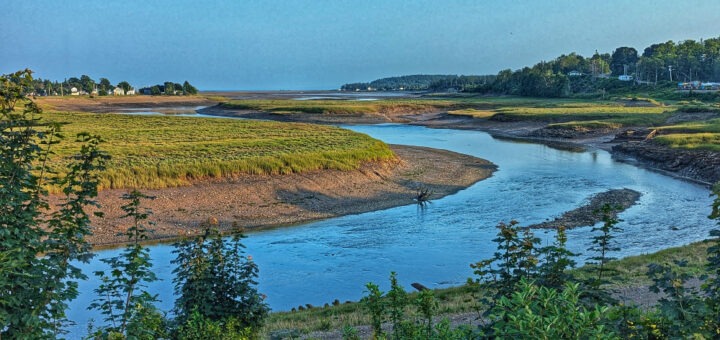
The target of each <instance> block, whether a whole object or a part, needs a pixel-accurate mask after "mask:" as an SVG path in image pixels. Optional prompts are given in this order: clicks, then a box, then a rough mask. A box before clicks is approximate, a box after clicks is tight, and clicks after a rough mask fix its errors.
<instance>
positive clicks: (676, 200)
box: [68, 124, 714, 337]
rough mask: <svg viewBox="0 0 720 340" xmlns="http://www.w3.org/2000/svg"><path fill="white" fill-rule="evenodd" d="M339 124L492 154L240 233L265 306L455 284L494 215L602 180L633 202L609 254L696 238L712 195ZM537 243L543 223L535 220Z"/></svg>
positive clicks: (478, 140) (74, 315)
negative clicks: (442, 185)
mask: <svg viewBox="0 0 720 340" xmlns="http://www.w3.org/2000/svg"><path fill="white" fill-rule="evenodd" d="M347 128H349V129H352V130H355V131H358V132H363V133H367V134H369V135H371V136H373V137H375V138H378V139H380V140H383V141H385V142H387V143H393V144H407V145H420V146H428V147H433V148H438V149H446V150H451V151H455V152H460V153H464V154H470V155H473V156H477V157H480V158H484V159H487V160H489V161H491V162H493V163H495V164H497V165H498V166H499V169H498V171H497V172H496V173H495V174H494V175H493V176H492V177H491V178H489V179H486V180H484V181H480V182H478V183H476V184H475V185H473V186H471V187H469V188H467V189H465V190H462V191H460V192H458V193H457V194H455V195H451V196H448V197H445V198H442V199H438V200H434V201H432V203H431V204H429V205H428V206H427V207H426V208H424V209H420V208H419V207H418V206H415V205H410V206H404V207H398V208H392V209H387V210H382V211H375V212H369V213H363V214H357V215H350V216H344V217H339V218H334V219H329V220H324V221H320V222H314V223H307V224H302V225H297V226H293V227H283V228H277V229H272V230H266V231H260V232H253V233H250V234H249V235H248V236H249V237H248V238H247V239H245V241H244V243H245V245H246V246H247V252H248V254H250V255H252V256H253V258H254V260H255V261H256V262H257V264H258V266H259V268H260V278H259V291H260V292H262V293H264V294H266V295H267V300H266V301H267V303H268V304H269V305H270V307H271V308H272V309H273V310H275V311H281V310H289V309H291V308H293V307H296V306H298V305H305V304H307V303H309V304H312V305H315V306H318V305H323V304H324V303H331V302H332V301H333V300H334V299H339V300H340V301H345V300H357V299H359V298H360V297H361V296H362V294H363V287H364V284H365V283H367V282H370V281H372V282H376V283H379V284H380V286H381V288H383V289H387V287H388V285H389V284H388V276H389V273H390V272H391V271H395V272H397V273H398V277H399V281H400V283H401V284H403V285H404V286H405V287H406V288H407V289H408V290H410V289H411V288H410V287H409V286H410V283H412V282H419V283H422V284H424V285H426V286H429V287H432V288H439V287H449V286H454V285H461V284H463V283H464V282H466V280H467V278H469V277H471V276H472V270H471V268H470V267H469V264H470V263H474V262H477V261H479V260H482V259H486V258H489V257H491V256H492V253H493V252H494V251H495V245H494V244H493V243H492V242H491V241H490V240H491V239H492V238H494V237H495V234H496V228H495V226H496V225H497V223H498V222H500V221H509V220H510V219H516V220H518V221H520V222H521V224H523V225H529V224H533V223H537V222H541V221H544V220H545V219H548V218H553V217H556V216H558V215H560V214H562V213H563V212H565V211H567V210H571V209H574V208H576V207H577V206H579V205H581V204H582V203H583V201H584V200H585V199H587V198H588V196H590V195H592V194H595V193H599V192H603V191H606V190H608V189H617V188H630V189H633V190H636V191H639V192H640V193H642V197H641V198H640V201H639V204H637V205H635V206H633V207H631V208H629V209H628V210H626V211H625V212H623V213H622V214H620V218H621V219H623V222H621V223H620V224H619V225H618V226H619V227H621V228H623V229H624V231H623V232H621V233H619V234H617V235H616V236H617V238H616V240H617V241H618V242H619V243H620V245H621V248H622V250H621V251H620V252H617V253H614V254H611V256H615V257H623V256H628V255H636V254H642V253H649V252H654V251H657V250H660V249H664V248H669V247H673V246H679V245H684V244H687V243H690V242H693V241H698V240H702V239H705V238H706V237H707V235H708V232H709V230H711V229H712V228H713V227H714V224H713V222H712V221H711V220H709V219H707V215H708V214H709V212H710V204H711V202H712V199H711V198H710V197H709V194H710V192H709V190H708V189H707V188H705V187H703V186H700V185H696V184H693V183H689V182H685V181H681V180H678V179H674V178H671V177H667V176H664V175H661V174H658V173H654V172H651V171H647V170H645V169H641V168H637V167H635V166H632V165H628V164H624V163H619V162H615V161H613V160H612V159H611V157H610V154H609V153H607V152H605V151H602V150H590V151H587V152H571V151H563V150H558V149H554V148H551V147H548V146H545V145H540V144H532V143H522V142H514V141H506V140H498V139H494V138H493V137H491V136H490V135H488V134H487V133H484V132H478V131H461V130H450V129H429V128H424V127H418V126H407V125H394V124H386V125H367V126H365V125H360V126H347ZM537 233H538V234H539V236H540V237H541V238H542V239H543V244H546V243H547V242H549V240H550V239H551V238H552V235H553V234H552V233H551V232H547V231H538V232H537ZM568 237H569V242H568V245H569V248H570V249H571V250H573V251H576V252H581V253H586V254H585V255H582V256H580V258H578V262H583V259H584V258H586V257H587V256H588V255H589V254H587V251H586V249H587V248H588V247H589V241H590V237H591V234H590V227H586V228H577V229H574V230H570V231H569V232H568ZM172 249H173V248H172V246H170V245H153V246H151V255H152V261H153V263H154V271H155V273H156V274H157V276H158V277H159V278H160V279H161V281H158V282H155V283H153V284H152V285H150V287H149V290H150V291H151V292H153V293H157V294H159V298H160V299H161V301H162V302H161V304H160V307H161V308H162V309H163V310H166V311H169V310H170V309H171V308H172V304H173V300H174V297H173V289H172V287H173V285H172V273H171V272H172V266H171V264H170V261H171V259H172V258H173V255H172V253H171V252H172ZM119 251H120V250H105V251H99V252H98V254H97V255H98V256H96V257H95V258H94V259H93V260H92V262H91V263H89V264H83V265H82V267H83V270H84V272H85V273H86V274H88V275H89V276H90V279H89V280H87V281H84V282H81V283H80V285H79V291H80V292H81V295H80V297H79V298H78V299H76V300H74V301H72V302H71V304H70V309H69V310H68V316H69V318H70V319H71V320H73V321H75V322H76V323H77V325H76V326H75V327H72V329H71V334H70V335H71V337H75V336H76V335H79V334H84V332H85V329H86V326H87V322H88V320H89V319H91V318H95V319H100V316H99V314H98V313H97V312H96V311H87V310H86V307H87V306H88V305H89V304H90V302H91V301H92V299H94V298H95V295H94V293H93V290H94V289H95V287H96V286H97V285H98V284H99V282H98V280H97V278H95V277H94V276H92V272H93V271H94V270H98V269H101V268H103V267H104V266H103V265H102V263H101V262H100V261H99V259H100V258H107V257H111V256H115V255H116V254H117V253H118V252H119Z"/></svg>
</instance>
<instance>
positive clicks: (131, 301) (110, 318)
mask: <svg viewBox="0 0 720 340" xmlns="http://www.w3.org/2000/svg"><path fill="white" fill-rule="evenodd" d="M122 198H123V199H124V200H127V201H128V203H127V204H126V205H123V206H122V207H121V208H122V210H123V211H124V212H125V216H123V217H127V218H131V219H132V224H131V226H130V228H128V229H127V231H126V232H125V235H126V236H127V237H128V242H129V244H128V245H127V247H126V248H125V250H124V251H123V252H122V253H121V254H120V255H118V256H115V257H111V258H107V259H102V260H101V261H103V262H104V263H107V264H108V265H110V268H111V270H110V273H109V275H108V274H106V273H105V272H104V271H96V272H95V275H96V276H98V277H99V278H100V280H101V281H102V284H100V286H99V287H98V288H97V289H96V290H95V292H96V293H97V295H98V298H97V299H96V300H95V301H94V302H93V303H92V304H90V307H89V308H88V309H97V310H99V311H100V312H101V313H102V314H103V315H104V316H105V321H106V322H109V323H110V325H109V326H105V327H102V328H100V329H99V330H98V331H97V332H96V334H95V335H96V336H100V335H103V334H109V333H112V332H116V333H119V334H123V335H127V336H134V337H142V338H148V339H154V338H157V337H160V336H162V335H163V333H164V330H165V329H164V328H165V327H164V325H162V323H160V324H157V323H148V322H147V321H148V319H151V320H152V319H158V315H159V314H160V313H159V312H158V311H157V309H156V308H155V306H154V303H155V302H157V301H158V300H157V295H152V294H150V293H149V292H148V291H146V290H143V288H144V287H146V285H147V284H148V283H150V282H153V281H156V280H157V278H156V277H155V273H154V272H153V271H152V262H151V261H150V250H149V249H148V248H146V247H144V246H142V245H141V244H140V242H142V241H144V240H146V239H147V234H148V233H149V232H150V230H149V229H148V228H147V227H146V226H145V224H144V221H146V220H147V219H148V217H149V216H150V215H151V214H152V211H150V210H149V209H146V208H142V207H141V200H144V199H154V197H151V196H146V195H144V194H142V193H140V192H139V191H137V190H134V191H132V192H130V193H128V194H125V195H123V197H122ZM151 224H152V223H151ZM160 319H162V318H160ZM149 325H153V326H154V327H155V328H152V327H148V326H149Z"/></svg>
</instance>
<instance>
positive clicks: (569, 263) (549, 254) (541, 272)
mask: <svg viewBox="0 0 720 340" xmlns="http://www.w3.org/2000/svg"><path fill="white" fill-rule="evenodd" d="M566 243H567V234H566V233H565V227H562V226H561V227H559V228H557V230H556V235H555V242H554V243H553V244H552V245H549V246H547V247H543V248H541V249H540V254H542V259H541V261H540V263H539V265H538V268H537V272H538V275H537V283H538V285H540V286H542V287H548V288H554V289H561V288H562V287H564V286H565V284H566V283H568V282H570V281H571V280H572V278H573V277H572V275H571V274H570V273H569V272H568V269H570V268H573V267H575V264H576V262H575V260H573V257H575V256H577V254H575V253H573V252H571V251H569V250H568V249H567V247H566Z"/></svg>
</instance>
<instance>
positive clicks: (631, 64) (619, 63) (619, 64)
mask: <svg viewBox="0 0 720 340" xmlns="http://www.w3.org/2000/svg"><path fill="white" fill-rule="evenodd" d="M637 61H638V53H637V50H636V49H634V48H632V47H618V48H616V49H615V51H613V54H612V56H611V62H610V70H611V71H612V74H613V75H615V76H619V75H621V74H625V68H627V71H628V72H627V74H631V73H632V72H633V71H634V70H635V63H637Z"/></svg>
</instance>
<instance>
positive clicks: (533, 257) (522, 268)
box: [470, 220, 540, 305]
mask: <svg viewBox="0 0 720 340" xmlns="http://www.w3.org/2000/svg"><path fill="white" fill-rule="evenodd" d="M497 228H498V230H499V231H498V234H497V237H496V238H495V239H493V240H492V241H493V242H495V243H496V244H497V252H495V253H494V254H493V257H492V258H491V259H486V260H483V261H480V262H477V263H475V264H471V265H470V266H471V267H472V268H473V269H474V273H475V275H477V276H478V279H476V282H477V283H480V282H482V283H484V286H485V287H487V288H488V289H489V290H490V291H492V292H495V295H494V298H490V297H488V296H483V298H482V300H481V303H482V304H483V305H493V304H494V303H495V302H497V301H498V300H499V298H500V297H503V296H505V297H507V296H510V295H511V294H512V293H513V291H514V290H515V285H516V284H517V283H518V282H520V279H522V278H529V277H533V276H534V274H535V265H536V264H537V263H538V253H537V249H536V248H535V247H536V245H537V244H539V243H540V240H539V239H538V238H536V237H534V236H533V235H532V231H531V230H530V229H528V228H522V227H521V226H520V225H519V223H518V222H517V221H515V220H512V221H510V223H508V224H506V223H504V222H500V223H499V224H498V225H497ZM521 234H523V235H524V236H523V237H521V236H520V235H521Z"/></svg>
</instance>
